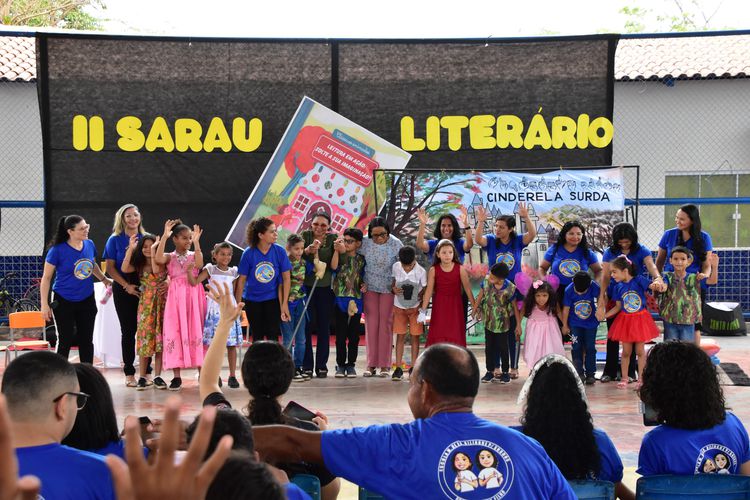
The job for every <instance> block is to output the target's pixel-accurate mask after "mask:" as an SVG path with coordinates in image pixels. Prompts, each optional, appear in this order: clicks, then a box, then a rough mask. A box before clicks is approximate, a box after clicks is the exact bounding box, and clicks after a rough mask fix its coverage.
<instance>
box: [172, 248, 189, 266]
mask: <svg viewBox="0 0 750 500" xmlns="http://www.w3.org/2000/svg"><path fill="white" fill-rule="evenodd" d="M175 256H176V257H177V263H178V264H179V265H180V267H185V263H186V262H187V260H188V253H187V252H185V253H183V254H179V253H177V252H176V251H175Z"/></svg>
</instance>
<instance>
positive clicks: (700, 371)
mask: <svg viewBox="0 0 750 500" xmlns="http://www.w3.org/2000/svg"><path fill="white" fill-rule="evenodd" d="M640 397H641V400H642V401H643V403H644V404H645V405H646V406H649V407H651V408H653V410H654V411H655V412H656V415H657V420H658V421H659V422H660V423H661V424H660V425H659V426H657V427H656V428H654V429H653V430H651V431H650V432H648V433H647V434H646V435H645V436H644V437H643V442H642V443H641V451H640V454H639V456H638V470H637V472H638V473H639V474H641V475H642V476H652V475H655V474H681V475H692V474H742V475H750V441H748V435H747V431H746V430H745V427H744V426H743V425H742V422H740V420H739V419H738V418H737V417H736V416H735V415H734V414H732V413H729V412H728V411H727V407H726V403H725V400H724V393H723V391H722V389H721V386H720V385H719V379H718V376H717V374H716V367H715V366H714V364H713V363H712V362H711V360H710V358H709V357H708V356H707V355H706V353H705V352H703V351H702V350H701V349H700V348H699V347H697V346H696V345H695V344H693V343H684V342H665V343H662V344H657V345H656V346H654V347H653V348H652V349H651V351H650V352H649V355H648V359H647V361H646V368H645V370H644V371H643V386H642V387H641V389H640Z"/></svg>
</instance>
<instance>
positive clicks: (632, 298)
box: [622, 291, 643, 313]
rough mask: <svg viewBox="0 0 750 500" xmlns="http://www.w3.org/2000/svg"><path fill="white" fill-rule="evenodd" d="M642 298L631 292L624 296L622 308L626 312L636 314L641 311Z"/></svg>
mask: <svg viewBox="0 0 750 500" xmlns="http://www.w3.org/2000/svg"><path fill="white" fill-rule="evenodd" d="M642 304H643V303H642V302H641V296H640V295H638V293H636V292H633V291H630V292H628V293H626V294H625V295H623V296H622V308H623V309H625V312H629V313H634V312H638V311H640V310H641V306H642Z"/></svg>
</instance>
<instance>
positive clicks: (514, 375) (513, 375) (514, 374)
mask: <svg viewBox="0 0 750 500" xmlns="http://www.w3.org/2000/svg"><path fill="white" fill-rule="evenodd" d="M510 378H512V379H517V378H518V368H511V369H510Z"/></svg>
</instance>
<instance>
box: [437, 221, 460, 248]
mask: <svg viewBox="0 0 750 500" xmlns="http://www.w3.org/2000/svg"><path fill="white" fill-rule="evenodd" d="M443 219H448V220H449V221H451V225H452V226H453V232H452V233H451V238H450V239H451V241H452V242H453V244H454V245H456V246H458V240H460V239H461V226H459V225H458V219H456V216H455V215H453V214H443V215H441V216H440V218H439V219H438V221H437V224H435V230H434V231H433V232H432V235H433V236H434V237H435V239H436V240H442V239H444V238H443V233H441V232H440V224H441V223H442V222H443Z"/></svg>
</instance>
